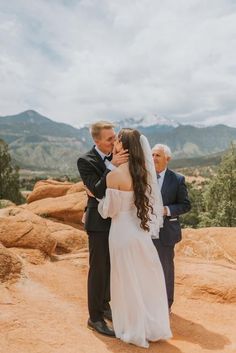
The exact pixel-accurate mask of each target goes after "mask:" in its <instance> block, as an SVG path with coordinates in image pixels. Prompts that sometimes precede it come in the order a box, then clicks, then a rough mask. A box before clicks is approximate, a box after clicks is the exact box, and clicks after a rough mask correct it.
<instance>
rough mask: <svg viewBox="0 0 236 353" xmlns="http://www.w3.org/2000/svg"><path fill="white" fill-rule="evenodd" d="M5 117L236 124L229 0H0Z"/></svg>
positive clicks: (234, 38) (234, 30) (235, 38)
mask: <svg viewBox="0 0 236 353" xmlns="http://www.w3.org/2000/svg"><path fill="white" fill-rule="evenodd" d="M0 42H1V55H0V80H1V85H0V107H1V108H0V115H7V114H14V113H18V112H20V111H22V110H26V109H35V110H37V111H39V112H40V113H42V114H44V115H46V116H48V117H50V118H52V119H54V120H57V121H66V122H68V123H71V124H72V125H79V124H81V123H83V122H87V121H93V120H95V119H98V118H99V119H100V118H106V119H116V118H119V119H120V118H121V117H127V116H132V115H135V116H137V115H145V114H147V115H148V114H158V115H163V116H166V117H168V118H170V119H176V120H178V121H179V122H181V123H204V124H208V123H209V124H214V123H225V124H228V125H232V126H236V119H235V112H236V102H235V92H236V75H235V73H236V64H235V63H236V45H235V44H236V4H235V2H234V1H230V0H208V1H204V0H185V1H184V0H182V1H181V0H179V1H175V0H166V1H165V2H163V1H161V0H136V1H131V2H127V1H124V0H117V1H110V0H90V1H89V0H82V1H79V0H78V1H76V0H74V1H69V0H68V1H62V0H61V1H59V0H51V1H46V0H38V1H34V2H32V1H30V0H12V1H10V2H7V3H6V2H5V1H4V0H0Z"/></svg>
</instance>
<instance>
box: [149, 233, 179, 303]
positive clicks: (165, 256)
mask: <svg viewBox="0 0 236 353" xmlns="http://www.w3.org/2000/svg"><path fill="white" fill-rule="evenodd" d="M153 243H154V245H155V247H156V249H157V251H158V255H159V258H160V261H161V264H162V268H163V272H164V276H165V282H166V291H167V298H168V304H169V308H170V307H171V305H172V304H173V302H174V279H175V267H174V256H175V252H174V246H165V245H163V244H162V243H161V241H160V239H153Z"/></svg>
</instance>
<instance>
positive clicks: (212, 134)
mask: <svg viewBox="0 0 236 353" xmlns="http://www.w3.org/2000/svg"><path fill="white" fill-rule="evenodd" d="M116 126H117V129H120V128H121V127H135V128H138V129H139V131H141V132H142V133H143V134H144V135H146V136H147V138H148V139H149V141H150V144H151V146H153V145H155V144H156V143H164V144H167V145H169V146H170V148H171V150H172V152H173V157H174V158H175V159H182V160H184V161H186V159H188V158H191V160H192V159H193V158H195V157H202V156H206V155H210V154H215V153H218V152H222V151H224V150H226V149H227V148H228V147H229V144H230V143H231V142H232V141H236V128H233V127H229V126H225V125H215V126H209V127H201V128H199V127H195V126H191V125H181V124H178V123H176V122H173V121H171V120H168V119H166V118H160V117H158V116H156V115H153V116H149V117H147V118H145V117H136V118H129V119H123V120H120V121H118V122H116ZM0 139H3V140H4V141H6V142H7V143H8V144H9V149H10V152H11V156H12V158H13V160H14V161H15V162H16V163H17V164H18V165H19V166H20V168H24V169H30V170H36V171H42V170H47V171H54V172H55V171H57V172H58V174H60V175H61V174H74V175H76V173H77V168H76V161H77V158H78V156H79V155H80V154H82V153H83V152H85V151H86V150H88V149H89V148H90V147H91V145H92V143H93V142H92V139H91V137H90V134H89V128H88V126H84V127H81V128H75V127H72V126H70V125H68V124H64V123H58V122H55V121H53V120H51V119H49V118H46V117H44V116H42V115H40V114H39V113H37V112H36V111H33V110H27V111H25V112H22V113H20V114H17V115H11V116H4V117H3V116H2V117H0ZM179 162H180V160H179ZM178 164H179V163H178Z"/></svg>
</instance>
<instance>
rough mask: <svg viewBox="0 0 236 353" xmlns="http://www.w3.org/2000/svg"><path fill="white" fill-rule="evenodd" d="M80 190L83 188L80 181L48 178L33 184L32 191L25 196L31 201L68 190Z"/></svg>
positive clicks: (50, 196)
mask: <svg viewBox="0 0 236 353" xmlns="http://www.w3.org/2000/svg"><path fill="white" fill-rule="evenodd" d="M82 190H84V188H83V183H82V182H79V183H76V184H74V183H70V182H66V181H65V182H61V181H56V180H50V179H48V180H41V181H38V182H37V183H36V184H35V186H34V189H33V191H32V192H31V193H30V194H29V195H28V197H27V202H28V203H31V202H34V201H37V200H42V199H46V198H52V197H60V196H64V195H66V194H67V193H68V192H70V193H74V192H80V191H82Z"/></svg>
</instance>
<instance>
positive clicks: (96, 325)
mask: <svg viewBox="0 0 236 353" xmlns="http://www.w3.org/2000/svg"><path fill="white" fill-rule="evenodd" d="M88 328H89V329H90V330H93V331H97V332H98V333H100V334H101V335H105V336H109V337H115V332H114V331H113V330H111V329H110V328H109V327H108V326H107V324H106V322H105V321H104V320H100V321H96V322H94V321H92V320H90V319H88Z"/></svg>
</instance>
